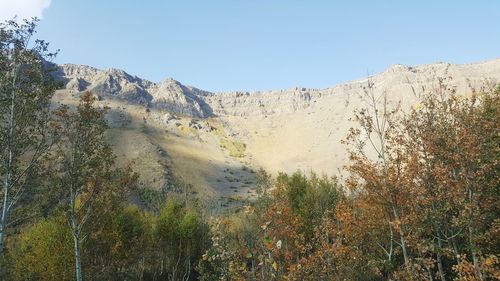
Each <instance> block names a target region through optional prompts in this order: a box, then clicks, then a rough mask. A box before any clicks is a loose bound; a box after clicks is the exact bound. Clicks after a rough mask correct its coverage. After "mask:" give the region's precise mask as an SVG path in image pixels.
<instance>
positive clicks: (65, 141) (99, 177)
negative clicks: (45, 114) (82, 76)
mask: <svg viewBox="0 0 500 281" xmlns="http://www.w3.org/2000/svg"><path fill="white" fill-rule="evenodd" d="M94 102H95V98H94V97H93V96H92V94H91V93H90V92H86V93H84V94H83V96H82V98H81V101H80V104H79V105H78V106H77V108H76V111H74V112H72V111H70V110H69V107H68V106H62V107H61V108H60V109H59V110H58V112H57V113H56V115H57V116H58V119H57V121H58V125H59V126H60V134H61V140H60V142H59V143H58V149H57V152H56V157H57V160H56V161H57V162H56V165H55V166H56V167H57V176H56V179H55V181H56V184H57V186H58V189H59V190H60V192H61V195H62V196H61V205H62V206H63V209H64V212H65V214H66V217H67V220H68V224H69V226H70V228H71V234H72V237H73V242H74V255H75V272H76V280H77V281H81V280H82V279H83V273H82V261H81V260H82V259H81V244H82V241H84V240H85V239H86V237H87V235H88V233H84V227H85V225H86V223H87V222H88V221H89V219H90V218H91V217H92V215H93V214H94V210H95V208H96V207H97V206H98V204H97V202H98V200H99V199H100V198H99V195H100V194H101V193H102V192H103V191H104V190H106V189H107V188H110V187H111V186H113V179H112V175H113V173H112V168H113V167H112V166H113V164H114V156H113V153H112V150H111V147H110V146H109V145H108V144H107V143H106V141H105V135H104V133H105V131H106V129H107V124H106V121H105V119H104V114H105V112H106V109H105V108H104V109H101V108H96V107H94Z"/></svg>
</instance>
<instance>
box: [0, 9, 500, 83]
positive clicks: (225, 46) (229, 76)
mask: <svg viewBox="0 0 500 281" xmlns="http://www.w3.org/2000/svg"><path fill="white" fill-rule="evenodd" d="M14 14H17V15H18V17H19V18H23V17H31V16H37V17H40V18H41V21H40V23H39V26H38V33H37V37H38V38H40V39H44V40H46V41H48V42H50V44H51V47H52V48H53V49H60V50H61V51H60V53H59V55H58V56H57V58H56V59H55V62H57V63H76V64H85V65H91V66H94V67H97V68H101V69H107V68H119V69H123V70H125V71H126V72H128V73H130V74H132V75H137V76H139V77H141V78H146V79H149V80H151V81H153V82H159V81H162V80H164V79H165V78H167V77H172V78H174V79H176V80H178V81H180V82H182V83H183V84H188V85H192V86H196V87H198V88H201V89H204V90H209V91H233V90H241V91H253V90H267V89H282V88H291V87H296V86H297V87H298V86H300V87H308V88H325V87H330V86H334V85H335V84H338V83H342V82H346V81H350V80H355V79H359V78H363V77H366V75H368V74H376V73H378V72H381V71H383V70H384V69H386V68H387V67H389V66H391V65H393V64H405V65H419V64H428V63H435V62H441V61H445V62H450V63H473V62H480V61H485V60H490V59H497V58H500V17H499V16H498V15H499V14H500V1H498V0H491V1H487V0H477V1H467V0H463V1H460V0H454V1H447V0H441V1H436V0H433V1H430V0H420V1H396V0H393V1H390V0H385V1H383V0H380V1H335V0H177V1H173V0H163V1H162V0H142V1H132V0H52V1H51V0H0V20H3V19H6V18H10V17H12V16H13V15H14Z"/></svg>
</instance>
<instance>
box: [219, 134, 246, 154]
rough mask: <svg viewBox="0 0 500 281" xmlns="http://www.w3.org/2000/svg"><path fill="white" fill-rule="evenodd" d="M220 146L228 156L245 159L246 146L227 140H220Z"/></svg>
mask: <svg viewBox="0 0 500 281" xmlns="http://www.w3.org/2000/svg"><path fill="white" fill-rule="evenodd" d="M220 145H221V147H222V148H224V149H226V150H227V151H229V156H231V157H236V158H242V157H245V150H246V145H245V143H243V142H241V141H236V140H230V139H228V138H221V139H220Z"/></svg>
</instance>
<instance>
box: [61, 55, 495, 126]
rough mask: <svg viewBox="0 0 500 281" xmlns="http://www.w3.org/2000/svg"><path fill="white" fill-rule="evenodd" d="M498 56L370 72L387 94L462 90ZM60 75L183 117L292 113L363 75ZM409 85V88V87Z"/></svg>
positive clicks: (69, 71) (485, 74) (353, 87)
mask: <svg viewBox="0 0 500 281" xmlns="http://www.w3.org/2000/svg"><path fill="white" fill-rule="evenodd" d="M499 73H500V59H496V60H492V61H487V62H482V63H476V64H463V65H455V64H449V63H436V64H429V65H422V66H417V67H409V66H404V65H393V66H391V67H390V68H388V69H387V70H386V71H384V72H382V73H380V74H377V75H374V76H372V77H370V80H371V81H372V82H373V85H374V87H376V88H378V89H379V90H382V91H386V92H387V94H389V95H401V94H402V92H403V93H407V92H410V91H413V90H414V89H415V88H418V89H421V88H423V87H425V86H429V85H432V84H435V82H436V80H437V79H443V80H450V81H451V80H453V82H452V83H450V86H451V87H455V88H456V89H457V91H460V92H463V91H467V90H470V88H475V87H482V86H484V85H485V84H495V83H498V82H499V81H500V75H499ZM59 76H60V77H61V78H62V79H63V80H64V82H65V85H66V89H68V90H70V91H77V92H80V91H84V90H90V91H92V92H94V93H95V94H97V95H99V96H103V97H112V98H121V99H124V100H126V101H129V102H132V103H136V104H141V105H144V106H148V107H153V108H158V109H164V110H167V111H170V112H173V113H177V114H182V115H186V116H192V117H199V118H205V117H210V116H221V115H230V116H250V115H261V116H266V115H272V114H280V113H291V112H295V111H297V110H301V109H304V108H307V107H309V106H311V105H312V104H314V103H317V102H320V101H321V100H322V99H323V98H325V97H328V96H332V95H338V94H345V95H347V96H350V95H352V94H359V93H361V92H362V91H363V87H365V86H366V83H367V79H368V78H365V79H360V80H356V81H352V82H347V83H343V84H340V85H337V86H334V87H330V88H326V89H310V88H301V87H296V88H291V89H286V90H271V91H256V92H229V93H212V92H208V91H204V90H200V89H198V88H195V87H191V86H186V85H183V84H181V83H180V82H178V81H176V80H173V79H171V78H169V79H165V80H164V81H162V82H160V83H154V82H151V81H148V80H146V79H142V78H139V77H137V76H132V75H130V74H128V73H126V72H125V71H123V70H119V69H109V70H99V69H96V68H93V67H90V66H84V65H74V64H63V65H60V66H59ZM412 87H413V88H412Z"/></svg>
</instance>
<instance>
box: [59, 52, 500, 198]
mask: <svg viewBox="0 0 500 281" xmlns="http://www.w3.org/2000/svg"><path fill="white" fill-rule="evenodd" d="M58 75H59V76H60V78H61V79H63V81H65V85H66V88H65V89H64V90H61V91H58V93H57V94H56V96H55V100H56V101H59V102H66V103H74V102H76V100H77V98H78V96H79V94H80V93H81V92H82V91H85V90H90V91H92V92H94V93H95V94H96V95H98V96H99V97H100V98H101V101H100V103H102V104H107V105H108V106H110V107H111V111H110V113H109V114H108V120H109V122H110V125H111V127H112V129H111V131H110V134H109V135H110V140H111V141H112V142H113V144H114V145H115V151H116V154H117V156H118V160H119V162H120V163H125V162H127V161H130V160H133V161H134V163H135V164H134V165H135V168H136V169H137V170H138V171H139V172H140V173H141V174H142V177H141V183H142V184H143V185H144V187H146V188H153V189H161V188H172V186H173V184H172V182H173V181H174V179H181V180H182V181H183V182H185V183H189V184H192V186H193V192H195V193H198V194H199V195H200V196H202V197H204V198H212V197H213V198H215V199H216V201H215V204H218V205H221V204H229V203H230V202H233V201H234V200H237V199H239V198H245V197H247V196H251V195H252V194H254V185H255V180H254V173H253V170H255V169H256V168H257V167H264V168H265V169H267V170H269V171H272V172H277V171H286V172H292V171H295V170H297V169H302V170H306V171H309V170H312V171H316V172H318V173H326V174H328V175H335V174H338V173H339V172H338V171H339V169H341V168H342V166H343V165H344V164H345V163H346V155H345V147H344V146H343V145H342V144H341V143H340V141H341V140H342V139H343V138H344V137H345V135H346V134H347V130H348V129H349V128H350V127H351V126H354V125H355V124H353V123H352V122H351V121H349V119H350V118H351V117H352V116H353V111H354V110H356V109H359V108H361V107H363V106H364V100H363V93H364V91H365V88H366V85H367V83H368V79H361V80H357V81H352V82H348V83H344V84H340V85H338V86H335V87H332V88H327V89H307V88H292V89H287V90H276V91H262V92H253V93H248V92H232V93H211V92H207V91H203V90H200V89H197V88H194V87H190V86H185V85H183V84H181V83H179V82H177V81H175V80H173V79H167V80H165V81H163V82H161V83H153V82H150V81H147V80H144V79H141V78H138V77H134V76H131V75H129V74H127V73H125V72H124V71H121V70H116V69H110V70H98V69H95V68H92V67H87V66H79V65H61V66H60V71H59V74H58ZM439 80H440V81H441V85H444V87H446V88H447V89H448V90H453V91H456V92H457V93H458V94H466V95H467V94H470V93H471V91H472V89H476V90H480V89H481V88H482V87H490V86H492V85H494V84H497V83H499V82H500V59H498V60H493V61H488V62H483V63H477V64H466V65H453V64H447V63H437V64H431V65H422V66H417V67H408V66H403V65H394V66H392V67H390V68H389V69H387V70H386V71H384V72H382V73H380V74H377V75H374V76H373V77H370V81H371V83H373V89H374V91H375V92H376V94H377V95H382V94H386V95H387V97H388V99H389V101H390V102H391V103H392V104H396V103H399V102H401V103H402V106H403V107H406V108H408V107H409V106H413V105H415V103H416V102H417V100H418V94H419V93H422V92H428V91H433V90H435V89H436V88H437V87H440V83H439V82H438V81H439ZM221 197H222V198H223V200H222V201H221V200H219V199H220V198H221ZM217 200H218V201H217ZM228 202H229V203H228Z"/></svg>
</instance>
